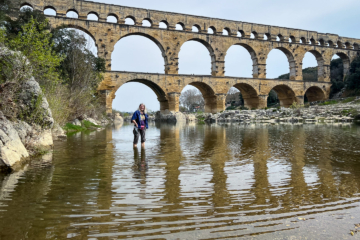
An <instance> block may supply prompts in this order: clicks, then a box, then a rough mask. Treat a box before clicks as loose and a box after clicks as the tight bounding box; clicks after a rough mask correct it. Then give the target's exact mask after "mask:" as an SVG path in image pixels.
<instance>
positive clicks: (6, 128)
mask: <svg viewBox="0 0 360 240" xmlns="http://www.w3.org/2000/svg"><path fill="white" fill-rule="evenodd" d="M0 57H6V59H8V64H10V65H11V66H12V68H11V69H7V68H6V66H8V65H6V66H5V67H4V69H2V70H3V71H4V74H5V75H6V77H7V78H8V79H11V80H12V81H8V82H6V83H4V84H2V85H0V92H2V98H1V99H0V100H1V101H0V102H1V103H2V104H0V166H2V167H8V168H13V167H14V166H15V165H16V164H17V163H19V162H20V161H21V160H22V159H24V158H27V157H29V156H31V155H34V154H37V153H38V152H40V151H41V152H43V151H44V150H49V149H51V148H52V146H53V138H52V133H51V128H52V127H53V125H54V119H53V117H52V113H51V110H50V108H49V104H48V102H47V100H46V98H45V96H44V94H43V92H42V90H41V88H40V86H39V84H38V82H36V81H35V79H34V78H33V77H32V76H31V68H30V66H28V62H27V61H24V57H23V56H22V55H21V53H17V52H13V51H10V50H8V49H6V48H1V47H0ZM25 60H26V59H25ZM24 66H25V67H26V68H27V70H28V71H24V69H23V68H24ZM0 96H1V95H0Z"/></svg>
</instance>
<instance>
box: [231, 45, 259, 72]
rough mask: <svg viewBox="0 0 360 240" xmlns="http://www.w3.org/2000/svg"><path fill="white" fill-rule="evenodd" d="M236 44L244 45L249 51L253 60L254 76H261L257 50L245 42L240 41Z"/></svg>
mask: <svg viewBox="0 0 360 240" xmlns="http://www.w3.org/2000/svg"><path fill="white" fill-rule="evenodd" d="M235 45H239V46H242V47H244V48H245V49H246V50H247V51H248V52H249V54H250V56H251V60H252V62H253V69H252V72H253V73H252V75H253V78H258V77H259V60H258V58H257V55H256V52H255V50H254V49H253V48H252V47H251V46H249V45H247V44H245V43H238V44H235Z"/></svg>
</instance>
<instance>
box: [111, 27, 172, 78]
mask: <svg viewBox="0 0 360 240" xmlns="http://www.w3.org/2000/svg"><path fill="white" fill-rule="evenodd" d="M129 36H142V37H145V38H147V39H150V40H151V41H153V42H154V43H155V44H156V46H158V47H159V49H160V51H161V55H162V57H163V58H164V66H165V73H167V68H166V66H167V65H168V57H167V55H166V51H165V48H164V47H163V45H162V44H161V43H160V42H159V41H158V40H157V39H156V38H155V37H153V36H151V35H148V34H145V33H142V32H135V33H129V34H126V35H124V36H121V37H120V38H119V40H118V41H117V42H119V41H120V40H121V39H123V38H125V37H129Z"/></svg>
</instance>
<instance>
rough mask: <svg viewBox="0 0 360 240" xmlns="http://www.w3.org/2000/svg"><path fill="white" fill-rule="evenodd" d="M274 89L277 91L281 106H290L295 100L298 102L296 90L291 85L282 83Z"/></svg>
mask: <svg viewBox="0 0 360 240" xmlns="http://www.w3.org/2000/svg"><path fill="white" fill-rule="evenodd" d="M272 89H273V90H274V91H275V92H276V94H277V96H278V98H279V102H280V106H281V107H290V106H291V105H292V104H293V103H294V102H296V103H297V102H298V100H297V98H296V95H295V92H294V91H293V90H292V89H291V88H290V87H289V86H287V85H283V84H281V85H277V86H275V87H273V88H272Z"/></svg>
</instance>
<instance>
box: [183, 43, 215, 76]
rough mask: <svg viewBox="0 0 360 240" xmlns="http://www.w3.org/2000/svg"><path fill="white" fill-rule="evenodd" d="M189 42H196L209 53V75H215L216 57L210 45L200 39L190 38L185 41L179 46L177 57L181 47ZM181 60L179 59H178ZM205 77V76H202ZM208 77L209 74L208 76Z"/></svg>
mask: <svg viewBox="0 0 360 240" xmlns="http://www.w3.org/2000/svg"><path fill="white" fill-rule="evenodd" d="M191 41H194V42H198V43H201V44H202V45H203V46H204V47H205V48H206V49H207V50H208V51H209V55H210V61H211V75H216V74H215V73H216V71H217V69H216V56H215V51H214V49H213V48H212V47H211V45H210V44H209V43H208V42H206V41H204V40H202V39H199V38H191V39H188V40H186V41H185V42H183V44H182V45H181V47H180V51H179V55H180V53H181V48H182V47H183V45H184V44H185V43H187V42H191ZM180 60H181V59H180ZM204 75H206V74H204ZM209 75H210V74H209Z"/></svg>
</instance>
